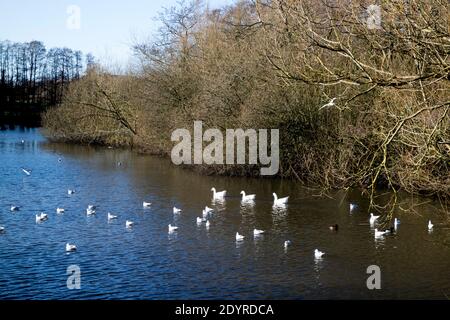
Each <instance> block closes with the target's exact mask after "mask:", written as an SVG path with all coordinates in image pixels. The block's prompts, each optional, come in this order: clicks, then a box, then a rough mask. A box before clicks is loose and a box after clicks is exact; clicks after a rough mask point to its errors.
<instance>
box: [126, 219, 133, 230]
mask: <svg viewBox="0 0 450 320" xmlns="http://www.w3.org/2000/svg"><path fill="white" fill-rule="evenodd" d="M132 226H134V222H133V221H131V220H127V221H125V227H127V228H131V227H132Z"/></svg>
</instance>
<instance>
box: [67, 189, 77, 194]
mask: <svg viewBox="0 0 450 320" xmlns="http://www.w3.org/2000/svg"><path fill="white" fill-rule="evenodd" d="M74 193H75V190H71V189H69V190H67V194H69V195H70V194H74Z"/></svg>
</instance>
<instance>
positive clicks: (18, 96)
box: [0, 40, 94, 120]
mask: <svg viewBox="0 0 450 320" xmlns="http://www.w3.org/2000/svg"><path fill="white" fill-rule="evenodd" d="M93 63H94V58H93V56H92V55H89V54H88V55H87V56H86V57H84V56H83V53H82V52H81V51H74V50H71V49H69V48H52V49H49V50H47V49H46V48H45V46H44V44H43V43H42V42H40V41H31V42H25V43H18V42H11V41H8V40H5V41H0V116H1V117H2V118H14V117H16V118H17V117H22V119H28V118H38V117H39V114H40V112H42V111H43V109H44V108H45V107H47V106H51V105H56V104H58V103H60V102H61V99H62V96H63V92H64V90H65V89H66V87H67V85H68V83H69V82H70V81H72V80H74V79H79V78H80V77H81V75H82V73H83V71H84V69H85V67H84V66H86V65H89V64H93ZM19 120H20V118H19Z"/></svg>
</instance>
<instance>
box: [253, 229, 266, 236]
mask: <svg viewBox="0 0 450 320" xmlns="http://www.w3.org/2000/svg"><path fill="white" fill-rule="evenodd" d="M263 233H264V230H258V229H253V235H254V236H260V235H262V234H263Z"/></svg>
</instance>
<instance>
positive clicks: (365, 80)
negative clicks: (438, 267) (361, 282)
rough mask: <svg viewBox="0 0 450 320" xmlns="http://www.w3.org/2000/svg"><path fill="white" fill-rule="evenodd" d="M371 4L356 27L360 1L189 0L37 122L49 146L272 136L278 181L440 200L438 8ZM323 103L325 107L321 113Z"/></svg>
mask: <svg viewBox="0 0 450 320" xmlns="http://www.w3.org/2000/svg"><path fill="white" fill-rule="evenodd" d="M378 2H379V4H380V7H381V24H380V25H377V24H375V25H373V24H372V25H370V24H368V23H367V12H368V11H367V6H368V3H367V1H350V0H334V1H325V0H324V1H316V0H310V1H306V0H295V1H294V0H272V1H262V0H255V1H240V2H238V3H237V4H235V5H233V6H231V7H227V8H223V9H221V10H214V11H210V10H208V9H205V8H204V7H203V6H202V5H201V3H199V2H198V1H194V2H192V3H187V4H185V5H182V6H180V7H177V8H171V9H168V10H166V11H165V12H164V13H163V14H162V15H161V17H160V18H161V20H162V22H163V27H162V28H161V31H160V38H159V39H158V40H157V41H154V42H153V43H140V44H137V45H136V46H135V52H136V55H137V56H138V57H139V59H140V62H141V65H140V68H138V69H139V70H138V71H135V72H133V73H130V74H128V75H125V76H113V75H110V74H108V73H107V72H105V71H102V70H101V69H100V68H96V69H91V70H89V72H88V73H87V75H86V76H85V77H83V78H82V79H81V80H79V81H76V82H74V83H72V85H71V86H70V89H69V91H68V92H67V94H66V96H65V99H64V102H63V103H62V105H61V106H59V107H58V108H55V109H52V110H50V111H48V112H47V113H46V114H45V115H44V123H45V127H46V128H47V129H48V130H49V133H50V135H51V136H52V137H53V138H55V139H62V140H66V141H76V142H96V143H104V144H114V145H129V146H133V147H138V148H139V149H141V150H143V151H146V152H150V153H158V154H165V155H167V154H169V153H170V150H171V148H172V147H173V143H172V142H171V141H170V135H171V132H172V131H173V130H174V129H176V128H192V124H193V121H194V120H203V121H204V126H205V127H215V128H222V129H224V128H278V129H280V142H281V145H280V152H281V154H280V172H279V175H280V176H281V177H289V178H294V179H298V180H300V181H302V182H304V183H308V184H314V185H319V186H324V187H327V188H331V187H332V188H346V187H362V188H363V189H365V190H367V191H368V193H369V194H372V195H374V192H375V191H376V190H377V189H378V188H379V187H388V188H391V189H392V190H393V191H394V193H393V195H394V200H395V196H396V192H397V191H398V190H399V189H403V190H406V191H408V192H410V193H420V194H425V195H429V196H437V197H440V198H441V199H443V200H444V202H446V201H448V200H449V195H450V174H449V166H450V125H449V124H450V121H449V120H450V117H449V113H450V112H449V109H450V56H449V54H450V33H449V20H448V18H449V17H448V9H449V8H448V1H447V0H430V1H418V0H410V1H403V0H391V1H378ZM332 97H336V98H337V99H336V106H333V107H329V108H323V109H320V107H321V106H322V105H324V104H325V103H327V102H328V101H329V100H330V99H331V98H332ZM319 109H320V110H319ZM207 171H208V172H215V173H224V174H233V175H254V174H257V173H256V172H259V171H255V170H254V168H251V167H242V166H239V167H236V166H211V167H208V168H207ZM372 199H375V198H374V197H372ZM393 203H395V201H394V202H393ZM373 207H376V202H375V201H374V202H373V203H372V208H373Z"/></svg>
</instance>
